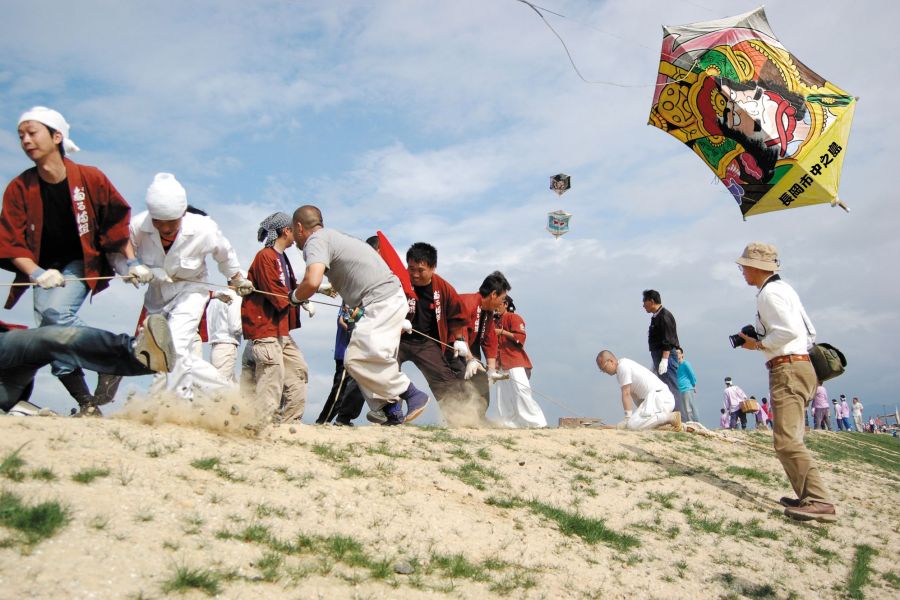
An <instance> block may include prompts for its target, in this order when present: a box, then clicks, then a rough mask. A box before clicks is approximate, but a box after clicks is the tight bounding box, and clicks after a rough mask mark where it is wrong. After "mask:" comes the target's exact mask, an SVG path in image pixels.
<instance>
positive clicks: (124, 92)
mask: <svg viewBox="0 0 900 600" xmlns="http://www.w3.org/2000/svg"><path fill="white" fill-rule="evenodd" d="M542 5H543V6H546V7H547V8H550V9H552V10H554V11H556V12H559V13H562V14H564V15H567V16H568V17H569V18H568V19H561V18H559V17H554V16H548V19H549V20H550V21H551V23H552V24H553V25H554V27H556V28H557V30H558V31H559V32H560V34H561V35H563V37H564V38H565V39H566V41H567V43H568V45H569V48H570V50H571V51H572V53H573V55H574V57H575V60H576V61H577V63H578V66H579V68H580V69H581V71H582V73H583V74H584V75H585V77H586V78H587V79H589V80H598V79H603V80H612V81H616V82H620V83H625V84H645V85H646V87H638V88H618V87H610V86H602V85H588V84H585V83H584V82H582V81H581V80H579V79H578V77H577V76H576V75H575V73H574V72H573V71H572V69H571V67H570V65H569V64H568V61H567V59H566V56H565V54H564V52H563V49H562V47H561V46H560V44H559V42H558V40H557V39H556V38H555V37H554V36H553V35H552V33H551V32H550V31H549V30H547V28H546V27H545V25H544V24H543V23H542V22H541V21H540V19H538V17H537V15H535V14H534V13H533V12H532V11H531V10H530V9H529V8H528V7H526V6H524V5H522V4H521V3H519V2H516V1H514V0H490V1H487V0H481V1H467V0H454V1H453V2H441V3H439V2H426V1H422V0H419V1H413V0H410V1H383V2H377V3H373V2H340V3H319V2H252V3H247V2H238V1H215V2H213V1H209V2H191V3H184V2H174V1H173V2H154V3H136V2H120V3H114V4H113V3H108V2H78V3H65V2H40V1H35V2H28V3H17V4H15V5H6V6H4V8H3V14H4V20H5V21H6V22H7V23H10V24H12V25H14V26H12V27H10V28H9V29H10V30H11V31H8V32H7V33H6V34H5V35H4V36H3V37H2V38H0V56H2V57H3V58H2V59H0V123H5V124H6V126H5V127H2V128H0V178H2V179H4V180H6V181H8V180H9V179H11V178H12V177H14V176H15V175H16V174H18V173H19V172H21V171H22V170H24V169H25V168H27V167H29V166H30V163H29V161H28V160H27V157H25V156H24V154H23V153H22V152H21V149H20V148H19V146H18V141H17V139H16V133H15V125H16V121H17V119H18V116H19V114H20V113H21V112H22V111H24V110H25V109H27V108H28V107H30V106H33V105H39V104H40V105H47V106H51V107H54V108H56V109H58V110H59V111H61V112H62V113H63V114H64V115H65V116H66V118H67V119H68V121H69V122H70V124H71V125H72V133H71V137H72V138H73V139H74V140H75V141H76V142H77V143H78V144H79V145H80V146H81V147H82V152H81V153H79V154H77V155H75V156H74V158H75V160H77V161H79V162H83V163H86V164H93V165H96V166H99V167H100V168H101V169H102V170H103V171H104V172H105V173H107V175H108V176H109V177H110V179H111V180H112V181H113V183H114V184H115V185H116V186H117V187H118V188H119V190H120V191H121V192H122V193H123V195H125V197H126V198H127V199H128V200H129V202H130V203H131V204H132V206H133V207H134V208H135V210H136V211H140V210H143V207H144V201H143V197H144V191H145V190H146V188H147V185H148V184H149V183H150V181H151V180H152V177H153V174H154V173H156V172H158V171H171V172H173V173H175V174H176V176H177V177H178V178H179V180H181V181H182V183H183V184H184V185H185V187H186V188H187V191H188V198H189V201H190V202H191V203H192V204H194V205H196V206H200V207H202V208H204V209H206V210H207V211H208V212H209V213H210V214H211V216H213V217H214V218H215V219H216V220H217V221H218V222H219V224H220V225H221V227H222V229H223V231H224V232H225V233H226V235H227V236H228V237H229V238H230V239H231V241H232V243H233V244H234V245H235V247H236V249H237V251H238V255H239V258H240V260H241V263H242V265H243V266H244V267H246V266H248V265H249V263H250V261H251V260H252V258H253V255H254V254H255V252H256V251H257V250H258V248H259V246H258V244H257V243H256V240H255V232H256V227H257V223H258V222H259V221H260V220H262V218H264V217H265V216H266V215H267V214H269V213H271V212H274V211H276V210H283V211H286V212H290V211H292V210H293V209H294V208H295V207H296V206H299V205H300V204H304V203H314V204H317V205H319V206H320V207H322V209H323V212H324V214H325V218H326V223H327V224H328V226H330V227H334V228H337V229H340V230H343V231H345V232H347V233H350V234H353V235H356V236H358V237H361V238H365V237H367V236H368V235H370V234H371V233H373V232H374V231H375V230H377V229H382V230H384V231H385V232H386V233H387V234H388V236H389V237H390V238H391V239H392V241H393V243H394V245H395V247H397V248H398V250H399V251H400V252H401V253H403V251H404V250H405V248H407V247H408V246H409V244H411V243H412V242H416V241H427V242H430V243H432V244H434V245H435V246H436V247H437V248H438V252H439V264H438V272H439V273H441V274H442V275H443V276H444V277H445V278H446V279H448V280H449V281H450V282H451V283H452V284H453V285H454V286H455V287H456V288H457V290H458V291H460V292H470V291H475V290H476V289H477V287H478V285H479V284H480V282H481V280H482V279H483V277H484V276H485V275H486V274H487V273H489V272H490V271H493V270H495V269H500V270H501V271H503V272H504V273H505V274H506V275H507V277H508V278H509V280H510V281H511V283H512V286H513V291H512V295H513V297H514V298H515V299H516V304H517V306H518V307H519V312H520V313H521V314H522V316H523V317H524V318H525V320H526V322H527V323H528V329H529V338H528V344H527V346H526V348H527V350H528V352H529V354H530V356H531V358H532V361H533V362H534V364H535V372H534V376H533V380H532V384H533V386H534V388H535V389H536V390H538V391H539V392H540V393H541V394H542V395H543V396H542V397H541V398H540V400H542V401H541V404H542V406H543V408H544V410H545V412H546V413H547V416H548V419H549V420H550V421H551V422H555V421H556V418H558V417H559V416H567V415H572V414H577V415H580V416H599V417H602V418H604V419H606V420H607V421H609V422H615V421H617V420H618V419H619V418H620V417H621V406H620V403H619V400H618V390H617V389H616V385H615V381H614V379H613V378H611V377H608V376H606V375H603V374H601V373H600V372H599V371H598V370H597V369H596V367H595V366H594V362H593V361H594V356H595V355H596V353H597V351H598V350H600V349H601V348H609V349H612V350H613V351H614V352H616V353H617V354H618V355H620V356H627V357H630V358H634V359H636V360H638V361H640V362H642V363H645V364H647V363H649V355H648V352H647V346H646V333H647V324H648V319H649V316H648V315H647V314H646V313H644V311H643V309H642V308H641V305H640V300H641V290H643V289H645V288H655V289H658V290H660V292H661V293H662V296H663V303H664V304H665V305H666V306H667V307H669V309H670V310H672V312H673V313H674V314H675V316H676V318H677V319H678V327H679V334H680V337H681V341H682V345H683V346H684V347H685V349H686V351H687V354H688V358H689V360H690V361H691V362H692V364H693V366H694V369H695V371H696V372H697V375H698V378H699V383H698V403H699V407H700V411H701V416H702V417H703V420H704V421H705V422H707V423H708V424H714V423H715V422H716V421H717V416H718V409H719V407H720V406H721V388H722V380H723V378H724V377H725V376H726V375H730V376H732V377H734V379H735V381H736V383H738V384H740V385H741V386H743V387H744V389H745V390H746V391H747V392H748V393H753V394H755V395H756V396H757V397H760V396H764V395H767V392H766V375H765V370H764V368H763V366H762V364H761V361H760V358H759V356H758V355H756V354H754V353H749V352H741V351H733V350H731V348H730V347H729V345H728V342H727V335H728V334H730V333H733V332H734V331H737V329H739V328H740V326H742V325H743V324H745V323H747V322H751V321H752V320H753V316H754V311H755V294H754V290H753V289H751V288H748V287H746V286H745V284H744V283H743V280H742V278H741V276H740V273H738V271H737V269H736V267H735V265H734V259H735V258H736V257H737V256H738V255H739V254H740V251H741V249H742V248H743V246H744V245H745V244H746V243H747V242H749V241H752V240H763V241H768V242H771V243H774V244H775V245H777V246H778V247H779V249H780V250H781V254H782V263H783V264H784V270H783V275H784V277H785V278H786V279H788V280H789V281H790V282H791V283H793V284H794V286H795V287H796V288H797V290H798V292H799V293H800V295H801V298H803V300H804V303H805V304H806V307H807V310H808V312H809V314H810V316H811V318H812V319H813V321H814V323H815V325H816V327H817V329H818V330H819V333H820V340H823V341H829V342H831V343H834V344H835V345H837V346H838V347H840V348H841V349H842V350H844V351H845V353H846V354H847V356H848V358H849V361H850V366H849V369H848V372H847V373H846V374H845V375H844V376H843V377H841V378H840V379H838V380H836V381H834V382H833V383H832V384H831V385H828V386H827V387H828V388H829V392H830V393H831V395H832V396H834V397H836V396H837V395H838V394H840V393H844V394H847V395H848V396H852V395H858V396H860V398H861V399H862V401H863V403H864V404H865V405H866V406H867V409H872V410H873V411H874V409H875V408H878V409H879V410H880V407H881V405H882V404H885V405H888V406H891V405H892V404H893V402H895V401H896V392H895V390H896V388H897V383H898V376H897V374H896V371H895V369H894V368H893V366H894V364H895V362H896V360H895V359H894V356H895V354H896V352H895V351H894V348H895V346H896V343H895V339H896V338H897V336H898V333H900V332H898V327H897V325H896V324H897V322H898V316H900V315H898V309H897V306H896V302H895V298H896V297H897V295H898V291H900V289H898V288H900V286H898V283H897V282H898V278H897V277H896V276H895V275H894V274H893V272H892V268H891V262H890V261H891V259H892V257H896V256H898V255H900V248H898V246H900V244H898V236H897V233H896V232H897V230H898V225H900V218H898V215H897V211H896V207H895V202H892V200H893V197H892V196H893V193H889V189H890V187H889V185H890V184H889V183H888V180H887V179H886V178H885V177H883V176H882V174H883V173H885V172H890V171H891V170H892V168H893V164H892V163H893V161H894V160H895V157H896V155H897V150H898V144H897V142H896V139H897V137H898V135H897V134H898V131H897V129H898V125H897V119H896V118H893V117H892V113H891V112H889V108H888V107H889V102H890V98H892V97H893V95H894V94H895V90H894V88H895V86H896V81H897V75H898V72H897V69H896V67H894V66H892V65H893V62H892V61H891V60H882V59H880V58H878V57H891V56H893V53H894V50H893V48H892V47H891V46H892V43H891V41H890V40H892V39H893V35H894V31H893V26H894V23H896V22H897V17H898V12H900V9H898V8H897V5H896V4H895V3H892V2H887V1H884V2H865V3H862V2H857V3H846V2H838V1H836V0H828V1H823V2H819V3H816V5H815V9H812V8H810V7H808V6H805V5H803V4H802V3H790V2H785V1H783V0H782V1H778V2H774V3H772V4H770V5H769V6H768V7H767V13H768V16H769V21H770V23H771V24H772V27H773V29H774V31H775V33H776V34H777V35H778V36H779V38H780V40H781V41H782V43H783V44H784V45H785V46H786V47H787V48H788V49H789V50H790V51H791V52H793V53H794V54H795V55H796V56H798V57H799V58H800V59H801V60H803V61H804V62H805V63H806V64H807V65H808V66H810V67H811V68H812V69H813V70H815V71H817V72H818V73H819V74H821V75H822V76H824V77H826V78H827V79H829V80H831V81H834V82H835V83H836V84H837V85H839V86H840V87H842V88H844V89H845V90H847V91H848V92H850V93H852V94H855V95H857V96H859V97H860V98H861V99H860V102H859V105H858V108H857V111H856V118H855V121H854V127H853V132H852V134H851V137H850V142H849V144H848V148H847V156H846V158H845V162H844V171H843V179H842V184H841V198H842V199H844V200H845V201H846V202H847V204H848V205H849V206H850V207H851V208H852V213H851V214H849V215H847V214H844V213H843V212H842V211H840V210H837V209H832V208H830V207H827V206H816V207H810V208H804V209H798V210H791V211H781V212H777V213H772V214H766V215H761V216H758V217H753V218H751V219H750V220H748V221H747V222H743V221H742V220H741V218H740V213H739V211H738V209H737V208H736V206H735V205H734V202H733V200H732V199H731V197H730V195H729V194H728V192H727V191H726V190H725V189H724V188H723V187H722V186H721V185H720V184H718V183H717V182H713V181H712V173H711V172H710V171H708V169H707V168H706V167H705V165H703V164H702V163H701V161H699V160H698V159H697V158H696V157H695V156H693V155H692V154H691V153H690V152H689V151H688V150H687V149H685V148H684V147H683V146H682V145H680V144H679V143H678V142H677V141H676V140H675V139H674V138H671V137H670V136H667V135H665V134H664V133H662V132H660V131H659V130H657V129H654V128H651V127H648V126H647V125H646V124H645V123H646V120H647V113H648V111H649V107H650V100H651V93H652V90H651V87H650V85H652V83H653V82H654V80H655V73H656V65H657V61H658V57H659V54H658V53H659V45H660V41H661V39H662V34H661V26H662V25H663V24H681V23H689V22H693V21H699V20H708V19H713V18H717V17H722V16H727V15H733V14H738V13H742V12H746V11H748V10H751V9H753V8H755V7H756V6H757V5H756V4H755V3H752V2H743V1H727V2H712V1H709V0H708V1H707V2H699V3H698V2H688V1H686V0H685V1H678V2H663V1H659V2H656V1H647V2H588V1H573V0H555V1H553V2H550V3H546V2H545V3H542ZM873 15H877V16H878V18H877V19H875V18H872V17H873ZM863 24H865V25H863ZM558 172H566V173H569V174H570V175H571V176H572V181H573V188H572V190H571V191H569V192H568V193H567V194H565V195H564V196H563V197H562V198H557V197H556V196H555V194H553V193H552V192H550V190H549V189H548V185H549V177H550V176H552V175H554V174H555V173H558ZM558 208H563V209H566V210H568V211H569V212H571V213H573V214H574V217H573V220H572V232H571V233H570V234H568V235H567V236H565V237H564V238H562V239H560V240H559V241H555V240H554V239H553V238H552V237H551V236H550V235H549V234H547V233H546V232H545V231H544V226H545V221H546V213H547V212H548V211H552V210H555V209H558ZM288 255H289V257H290V258H291V260H292V262H293V263H294V265H295V266H302V264H303V263H302V258H301V256H300V254H299V252H297V251H296V249H292V250H290V251H289V252H288ZM216 277H220V276H219V275H218V274H217V275H216ZM9 279H11V276H10V275H9V274H7V275H0V280H2V281H8V280H9ZM140 302H141V292H138V291H136V290H134V289H133V288H131V287H130V286H126V285H124V284H121V283H119V284H116V285H114V286H113V288H112V289H110V290H108V291H106V292H104V293H103V294H101V295H100V296H98V297H97V298H96V300H95V301H94V303H93V304H92V305H90V306H86V307H85V308H84V309H83V311H82V316H83V317H84V318H85V319H86V320H87V321H88V322H89V323H91V324H94V325H98V326H103V327H106V328H109V329H112V330H116V331H130V330H132V329H133V324H134V321H135V319H136V317H137V314H138V312H139V310H140ZM30 307H31V302H30V297H26V298H25V299H23V301H21V302H20V303H19V305H18V306H17V307H16V308H15V309H14V310H13V311H5V315H4V317H3V318H5V319H7V320H18V321H19V322H30V320H31V310H30ZM330 311H331V309H326V308H324V307H322V308H321V309H320V311H319V314H318V315H317V316H316V317H315V318H314V319H312V320H307V321H306V322H305V323H304V326H303V328H302V330H301V331H300V332H298V333H296V334H295V339H296V340H297V341H298V343H299V345H300V347H301V348H302V349H303V351H304V353H305V354H306V357H307V359H308V361H309V362H310V365H311V371H312V372H311V379H310V399H309V403H308V409H307V415H306V420H307V421H310V420H312V419H314V418H315V416H316V414H318V410H319V408H320V407H321V404H322V402H323V400H324V398H325V396H326V395H327V392H328V389H329V387H330V381H331V376H332V373H333V362H332V354H331V352H332V346H333V337H334V319H333V317H332V315H331V312H330ZM408 372H410V373H415V371H414V369H412V368H411V367H409V368H408ZM414 379H415V380H416V381H421V378H420V377H418V375H415V374H414ZM143 384H144V382H142V381H140V380H137V381H131V382H129V385H133V386H138V387H140V386H142V385H143ZM35 398H36V400H37V401H38V403H40V404H45V405H48V406H51V407H54V408H58V409H62V408H64V407H68V406H69V401H68V399H67V398H66V397H65V392H64V391H63V390H62V387H61V386H60V385H59V384H58V383H57V382H56V381H55V380H53V379H52V378H51V377H50V375H49V371H48V370H47V371H46V372H42V373H41V376H40V378H39V386H38V393H37V394H36V396H35ZM545 398H551V399H552V400H553V401H554V402H551V401H549V400H546V399H545ZM867 412H868V411H867ZM436 418H437V412H436V411H435V409H434V408H430V409H429V410H428V412H427V413H426V419H425V420H426V421H434V420H436Z"/></svg>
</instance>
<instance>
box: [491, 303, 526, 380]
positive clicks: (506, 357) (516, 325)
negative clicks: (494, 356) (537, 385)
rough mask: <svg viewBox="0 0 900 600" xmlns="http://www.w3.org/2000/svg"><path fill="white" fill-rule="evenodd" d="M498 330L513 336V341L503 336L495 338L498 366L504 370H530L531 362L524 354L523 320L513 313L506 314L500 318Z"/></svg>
mask: <svg viewBox="0 0 900 600" xmlns="http://www.w3.org/2000/svg"><path fill="white" fill-rule="evenodd" d="M500 329H502V330H503V331H508V332H510V333H511V334H513V337H514V338H515V339H510V338H508V337H507V336H505V335H498V336H497V352H498V354H499V356H500V366H501V367H502V368H504V369H514V368H515V367H525V368H526V369H530V368H531V361H530V360H529V359H528V355H527V354H525V335H526V334H525V319H523V318H522V317H520V316H519V315H517V314H516V313H513V312H506V314H504V315H503V316H502V317H500Z"/></svg>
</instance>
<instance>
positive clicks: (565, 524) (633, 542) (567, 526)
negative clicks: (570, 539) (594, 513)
mask: <svg viewBox="0 0 900 600" xmlns="http://www.w3.org/2000/svg"><path fill="white" fill-rule="evenodd" d="M526 505H527V506H528V508H530V509H531V510H532V511H533V512H535V513H537V514H539V515H542V516H544V517H546V518H548V519H550V520H551V521H555V522H556V524H557V525H558V526H559V530H560V531H561V532H562V533H564V534H566V535H576V536H578V537H580V538H581V539H583V540H584V541H585V542H587V543H588V544H597V543H601V544H606V545H607V546H610V547H611V548H615V549H616V550H620V551H623V552H624V551H628V550H631V549H632V548H637V547H639V546H640V545H641V541H640V540H639V539H638V538H636V537H634V536H633V535H628V534H624V533H618V532H616V531H613V530H612V529H610V528H609V527H607V526H606V523H605V522H604V521H602V520H600V519H592V518H590V517H585V516H582V515H580V514H577V513H570V512H567V511H565V510H563V509H561V508H557V507H555V506H551V505H549V504H544V503H543V502H538V501H536V500H532V501H530V502H527V503H526Z"/></svg>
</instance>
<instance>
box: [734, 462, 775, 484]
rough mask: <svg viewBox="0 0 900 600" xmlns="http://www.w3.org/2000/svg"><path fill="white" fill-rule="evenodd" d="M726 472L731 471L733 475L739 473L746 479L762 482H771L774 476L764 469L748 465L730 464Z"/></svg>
mask: <svg viewBox="0 0 900 600" xmlns="http://www.w3.org/2000/svg"><path fill="white" fill-rule="evenodd" d="M725 472H726V473H730V474H732V475H738V476H739V477H744V478H745V479H755V480H756V481H759V482H762V483H771V482H772V476H771V475H769V474H768V473H765V472H763V471H758V470H756V469H751V468H748V467H738V466H735V465H729V466H728V467H727V468H726V469H725Z"/></svg>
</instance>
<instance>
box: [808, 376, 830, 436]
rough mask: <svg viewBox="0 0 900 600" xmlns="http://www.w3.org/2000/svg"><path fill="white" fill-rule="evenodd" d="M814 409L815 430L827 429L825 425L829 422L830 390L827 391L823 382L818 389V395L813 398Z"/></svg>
mask: <svg viewBox="0 0 900 600" xmlns="http://www.w3.org/2000/svg"><path fill="white" fill-rule="evenodd" d="M812 408H813V418H814V421H813V424H814V427H813V428H814V429H825V424H826V422H827V421H828V390H826V389H825V386H824V385H822V382H821V381H820V382H819V385H818V386H817V387H816V393H815V395H814V396H813V401H812ZM829 429H830V427H829Z"/></svg>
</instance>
